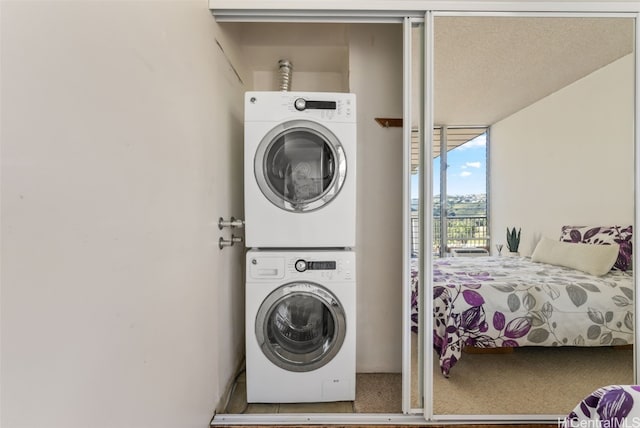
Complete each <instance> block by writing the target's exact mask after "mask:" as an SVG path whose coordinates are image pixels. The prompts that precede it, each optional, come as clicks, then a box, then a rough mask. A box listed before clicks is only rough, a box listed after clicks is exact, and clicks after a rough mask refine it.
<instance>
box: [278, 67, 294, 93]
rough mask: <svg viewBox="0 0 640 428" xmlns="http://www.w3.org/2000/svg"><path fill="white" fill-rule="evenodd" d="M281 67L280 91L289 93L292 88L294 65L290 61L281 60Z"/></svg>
mask: <svg viewBox="0 0 640 428" xmlns="http://www.w3.org/2000/svg"><path fill="white" fill-rule="evenodd" d="M278 66H279V67H280V90H281V91H284V92H288V91H289V89H290V88H291V72H292V71H293V64H291V62H289V60H286V59H281V60H280V61H278Z"/></svg>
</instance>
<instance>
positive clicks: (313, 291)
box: [255, 282, 346, 372]
mask: <svg viewBox="0 0 640 428" xmlns="http://www.w3.org/2000/svg"><path fill="white" fill-rule="evenodd" d="M255 332H256V338H257V340H258V345H259V346H260V349H262V352H263V353H264V354H265V356H266V357H267V358H268V359H269V360H270V361H271V362H272V363H274V364H275V365H277V366H278V367H280V368H282V369H285V370H288V371H293V372H306V371H311V370H315V369H317V368H320V367H322V366H324V365H325V364H327V363H328V362H329V361H331V360H332V359H333V357H335V355H336V354H337V353H338V351H340V348H341V346H342V343H343V342H344V338H345V333H346V320H345V312H344V308H343V307H342V305H341V304H340V302H339V301H338V299H337V298H336V297H335V295H334V294H333V293H331V292H330V291H329V290H327V289H326V288H324V287H322V286H320V285H318V284H314V283H309V282H295V283H289V284H286V285H283V286H281V287H279V288H277V289H276V290H274V291H273V292H272V293H271V294H269V296H267V298H266V299H265V300H264V301H263V302H262V305H261V306H260V309H259V310H258V315H257V316H256V325H255Z"/></svg>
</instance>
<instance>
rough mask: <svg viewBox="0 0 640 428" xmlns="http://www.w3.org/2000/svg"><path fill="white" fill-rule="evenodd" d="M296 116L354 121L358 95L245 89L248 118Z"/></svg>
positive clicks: (259, 119)
mask: <svg viewBox="0 0 640 428" xmlns="http://www.w3.org/2000/svg"><path fill="white" fill-rule="evenodd" d="M293 119H313V120H317V121H320V122H322V121H327V122H332V123H335V122H344V123H355V121H356V96H355V94H349V93H339V92H283V91H280V92H270V91H266V92H261V91H249V92H246V93H245V121H247V122H251V121H287V120H293Z"/></svg>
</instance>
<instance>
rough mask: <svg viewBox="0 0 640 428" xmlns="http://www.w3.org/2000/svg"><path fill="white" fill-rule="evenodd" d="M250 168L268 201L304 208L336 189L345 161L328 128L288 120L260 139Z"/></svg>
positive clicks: (325, 198)
mask: <svg viewBox="0 0 640 428" xmlns="http://www.w3.org/2000/svg"><path fill="white" fill-rule="evenodd" d="M254 172H255V175H256V180H257V182H258V186H259V187H260V190H261V191H262V193H263V194H264V196H265V197H266V198H267V199H269V201H271V202H272V203H273V204H275V205H276V206H278V207H280V208H282V209H284V210H287V211H292V212H307V211H313V210H316V209H318V208H321V207H323V206H324V205H326V204H328V203H329V202H331V201H332V200H333V199H334V198H335V197H336V195H337V194H338V192H340V189H341V188H342V185H343V184H344V180H345V177H346V174H347V161H346V157H345V154H344V149H343V147H342V144H340V141H339V140H338V138H336V136H335V135H334V134H333V133H332V132H331V131H329V129H327V128H326V127H324V126H322V125H320V124H319V123H316V122H311V121H307V120H292V121H288V122H283V123H281V124H279V125H278V126H276V127H275V128H273V129H272V130H271V131H269V133H267V134H266V135H265V137H264V138H263V139H262V141H261V142H260V144H259V146H258V149H257V150H256V157H255V160H254Z"/></svg>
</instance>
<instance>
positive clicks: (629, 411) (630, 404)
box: [562, 385, 640, 428]
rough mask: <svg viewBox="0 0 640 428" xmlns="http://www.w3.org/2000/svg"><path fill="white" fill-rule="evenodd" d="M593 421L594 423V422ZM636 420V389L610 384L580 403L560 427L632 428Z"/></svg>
mask: <svg viewBox="0 0 640 428" xmlns="http://www.w3.org/2000/svg"><path fill="white" fill-rule="evenodd" d="M594 421H597V422H595V423H594ZM638 421H640V386H638V385H610V386H605V387H603V388H598V389H597V390H595V391H594V392H592V393H591V394H590V395H589V396H588V397H586V398H585V399H584V400H582V401H581V402H580V403H579V404H578V405H577V406H576V408H575V409H573V411H572V412H571V413H569V415H568V416H567V417H566V418H565V419H564V421H562V422H563V423H562V426H563V427H564V428H573V427H575V428H578V427H587V426H588V427H602V428H607V427H608V428H616V427H632V426H637V425H638Z"/></svg>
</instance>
